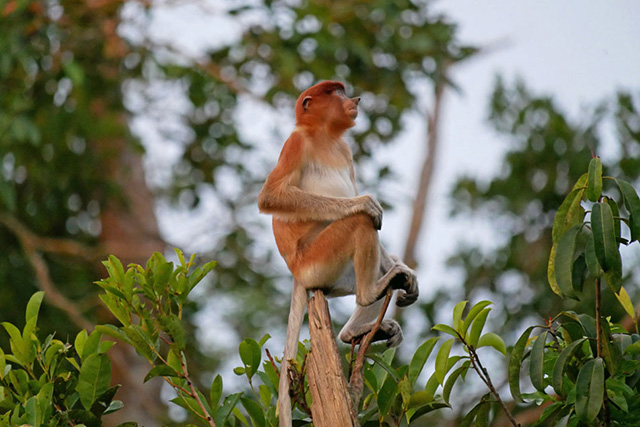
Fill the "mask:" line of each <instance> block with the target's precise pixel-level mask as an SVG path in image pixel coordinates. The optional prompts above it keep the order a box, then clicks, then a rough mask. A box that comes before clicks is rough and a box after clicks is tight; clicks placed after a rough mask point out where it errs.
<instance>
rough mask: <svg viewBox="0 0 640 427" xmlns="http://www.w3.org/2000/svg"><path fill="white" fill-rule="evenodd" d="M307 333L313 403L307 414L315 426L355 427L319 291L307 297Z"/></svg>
mask: <svg viewBox="0 0 640 427" xmlns="http://www.w3.org/2000/svg"><path fill="white" fill-rule="evenodd" d="M308 309H309V334H310V336H311V354H310V355H309V361H308V364H307V372H308V379H309V389H310V391H311V396H312V398H313V402H312V404H311V413H312V416H313V425H314V426H316V427H353V426H357V425H358V423H357V420H356V415H355V411H354V409H353V408H352V406H351V397H350V394H349V388H348V385H347V380H346V379H345V376H344V372H343V370H342V363H341V362H340V356H339V355H340V353H338V346H337V345H336V341H335V337H334V335H333V329H332V327H331V316H330V315H329V306H328V304H327V300H326V298H325V296H324V293H322V291H319V290H317V291H315V293H314V295H313V297H312V298H311V299H310V300H309V305H308Z"/></svg>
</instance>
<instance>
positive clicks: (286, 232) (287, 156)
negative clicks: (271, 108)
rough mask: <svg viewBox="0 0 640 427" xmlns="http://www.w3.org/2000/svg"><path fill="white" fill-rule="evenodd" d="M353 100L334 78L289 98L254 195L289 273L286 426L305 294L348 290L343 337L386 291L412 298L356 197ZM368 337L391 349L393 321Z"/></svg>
mask: <svg viewBox="0 0 640 427" xmlns="http://www.w3.org/2000/svg"><path fill="white" fill-rule="evenodd" d="M359 101H360V98H348V97H347V96H346V95H345V88H344V85H343V84H342V83H340V82H333V81H325V82H322V83H319V84H317V85H315V86H313V87H311V88H309V89H307V90H306V91H304V92H303V93H302V94H301V95H300V97H299V98H298V101H297V102H296V107H295V112H296V127H295V129H294V131H293V133H292V134H291V136H290V137H289V139H287V141H286V142H285V144H284V147H283V148H282V152H281V153H280V158H279V159H278V164H277V165H276V167H275V168H274V169H273V171H272V172H271V173H270V174H269V176H268V178H267V180H266V182H265V184H264V187H263V188H262V192H261V193H260V196H259V197H258V206H259V208H260V211H261V212H263V213H268V214H271V215H272V216H273V234H274V236H275V240H276V244H277V246H278V250H279V251H280V254H281V255H282V257H283V258H284V260H285V262H286V264H287V266H288V267H289V270H291V273H292V274H293V278H294V286H293V293H292V296H291V309H290V312H289V323H288V327H287V337H286V343H285V350H284V357H283V360H282V367H281V373H280V385H279V400H278V410H279V415H280V427H289V426H290V425H291V400H290V396H289V381H288V375H287V369H288V366H289V360H291V359H294V358H295V357H296V354H297V345H298V339H299V334H300V327H301V325H302V320H303V316H304V310H305V305H306V303H307V299H308V291H309V290H312V289H322V290H323V291H324V292H325V294H326V295H327V296H329V297H331V296H342V295H353V294H355V295H356V304H357V306H356V309H355V311H354V313H353V315H352V316H351V318H350V319H349V321H348V322H347V324H346V325H345V326H344V327H343V328H342V330H341V331H340V334H339V337H340V339H341V340H342V341H344V342H347V343H349V342H351V341H352V340H353V339H358V338H361V337H362V336H364V335H365V334H366V333H367V332H369V331H370V330H371V328H372V327H373V324H374V323H375V321H376V318H377V316H378V314H379V313H380V309H381V306H382V301H383V300H382V299H381V297H382V296H383V295H384V294H385V292H386V290H387V288H388V287H389V286H391V287H392V288H393V289H402V290H403V292H402V293H401V294H400V295H399V296H398V298H397V301H396V304H397V305H398V306H407V305H409V304H411V303H413V302H415V301H416V299H417V298H418V283H417V280H416V276H415V274H414V272H413V270H411V269H410V268H409V267H407V266H406V265H405V264H403V263H402V262H401V261H400V260H399V259H398V258H396V257H393V256H390V255H389V254H387V252H386V251H385V250H384V249H383V248H382V246H381V245H380V243H379V241H378V231H377V230H379V229H380V227H381V225H382V208H381V207H380V204H379V203H378V202H377V201H376V199H374V198H373V197H372V196H369V195H363V196H358V192H357V189H356V184H355V176H354V168H353V158H352V154H351V149H350V148H349V146H348V145H347V143H346V142H345V141H344V139H342V134H343V133H344V132H345V131H346V130H347V129H349V128H350V127H352V126H353V125H354V124H355V118H356V116H357V114H358V109H357V108H358V102H359ZM375 340H386V341H387V345H389V346H395V345H398V344H399V343H400V341H401V340H402V331H401V329H400V325H398V323H397V322H396V321H394V320H391V319H387V320H384V321H383V322H382V324H381V327H380V330H379V332H378V333H377V334H376V336H375Z"/></svg>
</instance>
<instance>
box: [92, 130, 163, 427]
mask: <svg viewBox="0 0 640 427" xmlns="http://www.w3.org/2000/svg"><path fill="white" fill-rule="evenodd" d="M97 149H98V150H100V151H102V153H101V154H102V158H103V159H105V160H106V162H105V163H106V165H105V166H106V169H107V171H108V174H109V176H110V178H111V179H112V180H113V181H114V182H115V183H117V184H118V185H119V186H120V188H121V191H122V198H121V200H118V199H111V201H110V203H109V205H108V206H106V208H105V209H104V210H103V212H102V215H101V218H100V219H101V222H102V234H101V235H100V243H101V247H102V249H103V251H104V252H106V253H107V254H113V255H115V256H117V257H118V258H119V259H120V260H121V261H122V263H123V264H124V265H127V264H129V263H132V262H133V263H136V264H143V265H144V263H145V262H146V260H147V259H148V258H149V257H150V256H151V254H152V253H153V252H156V251H159V252H162V251H164V249H165V248H166V243H165V242H164V241H163V240H162V238H161V237H160V233H159V231H158V224H157V221H156V217H155V213H154V211H153V195H152V194H151V191H150V190H149V189H148V188H147V185H146V181H145V174H144V168H143V166H142V157H141V155H140V153H137V152H135V151H134V149H133V148H132V147H131V144H128V143H126V142H125V141H122V140H109V141H101V142H99V143H98V144H97ZM107 150H108V153H107V152H106V151H107ZM99 268H100V269H101V271H104V267H102V266H100V267H99ZM109 355H110V356H111V359H112V361H113V375H112V382H113V383H114V384H122V387H121V388H120V390H118V394H117V396H116V398H117V399H118V400H121V401H123V402H125V406H124V408H123V409H122V410H120V411H117V412H115V413H113V414H111V415H109V416H107V417H105V419H104V425H105V426H106V427H110V426H116V425H118V424H121V423H123V422H125V421H135V422H137V423H138V424H139V425H141V426H147V427H152V426H157V425H160V424H159V422H158V417H159V416H160V415H162V414H163V413H164V411H165V409H164V406H163V404H162V403H161V400H160V389H161V385H162V380H160V379H154V380H151V381H149V382H148V383H146V384H144V383H143V380H144V377H145V375H146V374H147V372H148V371H149V369H150V366H149V364H148V363H147V362H146V361H145V360H143V359H142V358H141V357H140V356H138V355H137V354H136V352H135V351H134V350H133V349H132V348H130V347H129V346H126V345H116V346H115V347H114V348H113V349H112V350H111V351H110V352H109Z"/></svg>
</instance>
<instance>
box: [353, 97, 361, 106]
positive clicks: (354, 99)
mask: <svg viewBox="0 0 640 427" xmlns="http://www.w3.org/2000/svg"><path fill="white" fill-rule="evenodd" d="M351 100H352V101H353V102H355V103H356V105H358V104H359V103H360V97H359V96H356V97H355V98H351Z"/></svg>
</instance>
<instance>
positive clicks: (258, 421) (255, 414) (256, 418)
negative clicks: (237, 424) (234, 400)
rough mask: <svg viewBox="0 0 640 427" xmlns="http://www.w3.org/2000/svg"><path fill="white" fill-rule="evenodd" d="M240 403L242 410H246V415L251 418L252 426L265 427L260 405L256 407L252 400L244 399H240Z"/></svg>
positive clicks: (265, 423)
mask: <svg viewBox="0 0 640 427" xmlns="http://www.w3.org/2000/svg"><path fill="white" fill-rule="evenodd" d="M240 401H241V402H242V406H244V409H246V410H247V413H248V414H249V416H250V417H251V420H252V421H253V423H254V425H256V426H258V427H265V426H266V425H267V422H266V420H265V418H264V413H263V412H262V408H260V405H258V404H257V403H256V402H254V401H253V400H251V399H247V398H244V397H243V398H241V399H240Z"/></svg>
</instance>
